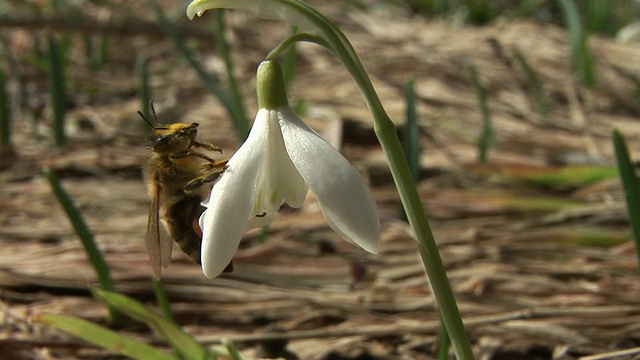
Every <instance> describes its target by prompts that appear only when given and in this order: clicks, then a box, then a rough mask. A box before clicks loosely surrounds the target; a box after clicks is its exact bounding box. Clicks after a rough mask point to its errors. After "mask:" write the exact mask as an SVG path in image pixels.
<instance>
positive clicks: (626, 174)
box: [612, 129, 640, 265]
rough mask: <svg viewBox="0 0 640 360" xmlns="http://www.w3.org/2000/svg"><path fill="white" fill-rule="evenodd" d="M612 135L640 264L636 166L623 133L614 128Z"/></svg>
mask: <svg viewBox="0 0 640 360" xmlns="http://www.w3.org/2000/svg"><path fill="white" fill-rule="evenodd" d="M612 135H613V148H614V149H615V152H616V162H617V164H618V171H619V172H620V180H621V181H622V186H623V187H624V193H625V200H626V201H627V210H628V211H629V224H630V225H631V230H632V231H633V238H634V240H635V242H636V254H637V256H638V264H639V265H640V188H639V187H638V177H637V175H636V171H635V170H636V167H635V166H634V164H633V162H632V161H631V158H630V157H629V150H628V149H627V144H626V142H625V140H624V137H623V136H622V134H620V132H619V131H618V130H617V129H613V132H612Z"/></svg>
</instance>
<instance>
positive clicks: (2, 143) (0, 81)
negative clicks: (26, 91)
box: [0, 69, 11, 150]
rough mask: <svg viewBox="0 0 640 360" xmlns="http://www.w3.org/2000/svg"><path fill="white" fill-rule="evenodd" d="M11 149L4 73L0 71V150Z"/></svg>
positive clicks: (7, 98) (9, 119)
mask: <svg viewBox="0 0 640 360" xmlns="http://www.w3.org/2000/svg"><path fill="white" fill-rule="evenodd" d="M9 148H11V116H10V113H9V96H8V95H7V87H6V84H5V76H4V71H2V70H1V69H0V150H2V149H9Z"/></svg>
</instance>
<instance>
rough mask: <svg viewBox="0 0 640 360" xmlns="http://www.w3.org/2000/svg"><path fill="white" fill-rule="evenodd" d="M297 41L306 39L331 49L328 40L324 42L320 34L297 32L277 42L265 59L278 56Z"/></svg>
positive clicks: (273, 58) (272, 58)
mask: <svg viewBox="0 0 640 360" xmlns="http://www.w3.org/2000/svg"><path fill="white" fill-rule="evenodd" d="M298 41H306V42H310V43H314V44H317V45H320V46H323V47H326V48H328V49H331V45H330V44H329V43H328V42H326V41H325V40H324V38H322V37H320V36H317V35H312V34H309V33H297V34H293V35H291V36H289V37H288V38H286V39H284V40H282V42H281V43H280V44H278V46H276V47H275V48H273V50H271V52H270V53H269V54H268V55H267V57H266V58H265V60H275V59H276V58H277V57H278V55H280V54H281V53H283V52H284V51H285V50H286V49H287V48H288V47H289V46H291V45H293V43H296V42H298Z"/></svg>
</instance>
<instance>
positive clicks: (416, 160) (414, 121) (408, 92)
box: [402, 79, 420, 182]
mask: <svg viewBox="0 0 640 360" xmlns="http://www.w3.org/2000/svg"><path fill="white" fill-rule="evenodd" d="M405 97H406V99H407V100H406V101H407V110H406V125H405V128H404V134H403V135H404V136H403V137H402V140H403V144H402V145H403V148H404V153H405V155H406V156H407V162H408V163H409V169H410V170H411V176H412V177H413V181H416V182H417V181H418V177H419V176H420V126H419V125H418V111H417V109H416V92H415V89H414V80H413V79H411V80H409V81H407V83H406V84H405Z"/></svg>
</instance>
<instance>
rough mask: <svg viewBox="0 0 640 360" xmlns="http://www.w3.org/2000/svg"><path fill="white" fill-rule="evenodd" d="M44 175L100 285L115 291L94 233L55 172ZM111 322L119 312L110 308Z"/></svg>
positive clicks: (48, 170)
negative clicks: (78, 239)
mask: <svg viewBox="0 0 640 360" xmlns="http://www.w3.org/2000/svg"><path fill="white" fill-rule="evenodd" d="M44 175H45V177H46V178H47V180H48V181H49V184H50V185H51V189H52V190H53V194H54V195H55V197H56V199H57V200H58V202H59V203H60V205H61V206H62V208H63V209H64V211H65V213H66V214H67V217H68V218H69V221H71V225H72V226H73V229H74V230H75V232H76V235H78V238H80V242H81V243H82V246H83V247H84V251H85V252H86V253H87V256H88V257H89V261H90V262H91V265H93V269H94V270H95V271H96V274H97V276H98V280H99V281H100V285H101V286H102V288H103V289H105V290H113V288H114V287H113V280H111V272H110V271H109V266H108V265H107V263H106V262H105V261H104V258H103V257H102V253H101V252H100V249H98V247H97V246H96V243H95V241H94V239H93V233H92V232H91V230H89V227H88V226H87V225H86V223H85V221H84V219H83V218H82V214H80V211H78V209H77V208H76V206H75V205H74V204H73V200H71V197H69V194H67V192H66V191H65V190H64V188H63V187H62V185H61V184H60V181H59V180H58V177H57V176H56V175H55V174H54V173H53V171H52V170H51V169H49V168H46V169H45V170H44ZM109 311H110V315H111V321H112V322H116V321H117V319H118V315H119V314H118V312H117V311H116V310H115V309H113V308H109Z"/></svg>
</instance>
